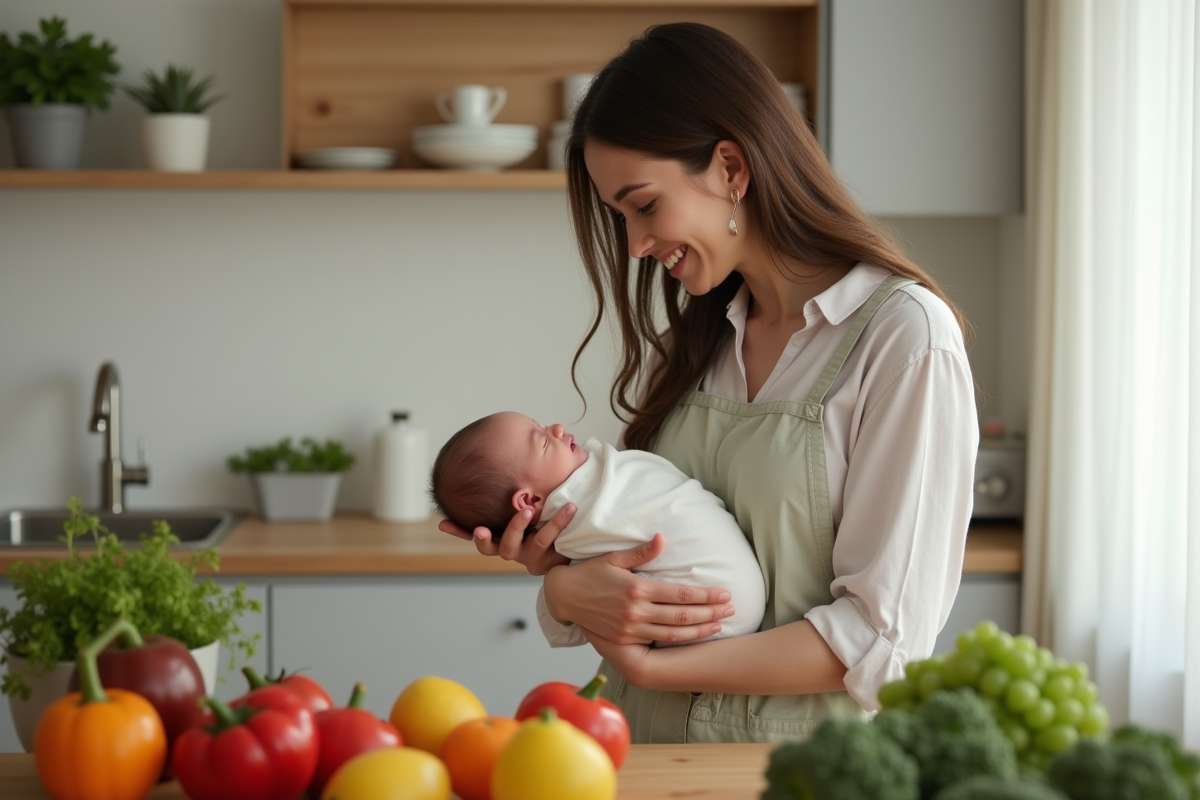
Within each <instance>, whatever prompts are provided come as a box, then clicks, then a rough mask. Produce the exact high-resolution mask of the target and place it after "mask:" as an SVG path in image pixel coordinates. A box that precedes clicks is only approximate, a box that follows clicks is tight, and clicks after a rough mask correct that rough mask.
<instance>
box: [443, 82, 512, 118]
mask: <svg viewBox="0 0 1200 800" xmlns="http://www.w3.org/2000/svg"><path fill="white" fill-rule="evenodd" d="M507 99H508V92H506V91H504V89H503V87H500V86H492V87H489V86H479V85H476V84H465V85H463V86H455V87H454V91H453V92H442V93H441V94H439V95H438V96H437V108H438V111H439V112H440V113H441V115H442V119H444V120H446V122H452V123H456V124H458V125H490V124H491V122H492V120H494V119H495V118H496V115H497V114H499V113H500V109H501V108H503V107H504V101H505V100H507ZM448 101H452V103H453V108H447V105H446V104H447V102H448Z"/></svg>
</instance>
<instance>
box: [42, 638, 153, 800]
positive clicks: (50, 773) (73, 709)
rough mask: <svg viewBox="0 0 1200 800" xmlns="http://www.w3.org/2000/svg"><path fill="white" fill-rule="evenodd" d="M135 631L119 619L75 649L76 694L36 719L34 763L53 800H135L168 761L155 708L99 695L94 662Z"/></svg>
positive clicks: (126, 697) (120, 694) (131, 697)
mask: <svg viewBox="0 0 1200 800" xmlns="http://www.w3.org/2000/svg"><path fill="white" fill-rule="evenodd" d="M132 628H133V626H132V625H131V624H130V623H129V622H127V621H125V620H117V622H115V623H113V624H112V626H110V627H109V628H108V630H106V631H105V632H104V633H102V634H101V635H100V636H99V637H98V638H97V639H95V640H94V641H92V642H91V643H89V644H88V645H86V646H85V647H83V648H80V650H79V657H78V659H77V662H76V663H77V665H78V668H79V681H80V683H79V685H80V688H81V691H78V692H71V693H70V694H68V695H66V696H64V697H61V698H59V699H58V700H57V701H56V702H54V703H53V704H52V705H51V706H50V707H49V708H47V709H46V711H45V712H44V713H43V714H42V718H41V719H40V720H39V721H38V727H37V733H36V734H35V735H34V744H33V751H34V752H33V758H34V764H35V766H36V767H37V774H38V778H40V779H41V781H42V786H43V787H45V789H46V792H47V793H48V794H49V795H50V796H51V797H53V798H54V800H140V799H141V798H143V797H145V796H146V795H147V794H149V793H150V790H151V789H152V788H154V784H155V783H157V782H158V776H159V774H160V773H161V772H162V768H163V763H164V761H165V760H166V756H167V735H166V732H165V731H164V730H163V724H162V720H161V719H159V716H158V712H156V711H155V710H154V706H152V705H150V702H149V701H148V700H146V699H145V698H143V697H142V696H141V695H137V694H134V693H133V692H129V691H125V690H123V689H110V690H108V691H107V692H105V690H104V687H103V686H101V685H100V673H99V670H98V669H97V667H96V656H97V655H99V654H100V652H101V651H102V650H103V649H104V648H105V647H107V646H108V645H109V644H110V643H112V641H113V640H114V639H116V638H117V637H118V636H120V635H121V634H122V633H127V632H128V631H129V630H130V629H132Z"/></svg>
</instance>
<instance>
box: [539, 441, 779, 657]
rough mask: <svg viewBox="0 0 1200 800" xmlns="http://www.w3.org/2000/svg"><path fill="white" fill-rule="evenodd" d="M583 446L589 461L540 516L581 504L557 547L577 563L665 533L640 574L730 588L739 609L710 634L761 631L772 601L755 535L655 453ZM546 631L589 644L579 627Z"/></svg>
mask: <svg viewBox="0 0 1200 800" xmlns="http://www.w3.org/2000/svg"><path fill="white" fill-rule="evenodd" d="M583 449H584V450H586V451H587V453H588V460H587V461H585V462H584V463H583V464H582V465H581V466H580V467H579V468H578V469H576V470H575V471H574V472H573V473H571V476H570V477H569V478H567V480H566V481H564V482H563V484H562V485H561V486H559V487H558V488H556V489H555V490H554V491H553V492H551V493H550V495H549V496H548V497H547V498H546V502H545V505H544V507H543V510H542V515H541V519H542V520H548V519H550V518H551V517H552V516H554V514H555V513H556V512H557V511H558V510H559V509H561V508H562V507H563V506H565V505H566V504H567V503H574V504H575V505H576V507H577V508H578V509H579V510H578V511H577V512H576V514H575V518H574V519H572V520H571V522H570V523H569V524H568V525H567V527H566V528H564V529H563V531H562V533H560V534H559V535H558V538H557V539H555V540H554V549H555V550H557V551H558V552H559V553H561V554H562V555H564V556H566V557H567V558H570V559H571V560H572V561H579V560H582V559H585V558H592V557H593V556H598V555H603V554H605V553H610V552H612V551H614V550H627V549H629V548H631V547H634V546H636V545H639V544H642V543H643V542H648V541H650V539H651V538H653V536H654V534H655V533H658V532H661V533H662V535H663V537H664V538H665V540H666V542H665V544H666V546H665V547H664V548H663V552H662V554H661V555H659V556H658V557H657V558H655V559H653V560H652V561H648V562H646V563H645V564H643V565H641V566H640V567H638V568H637V569H635V570H634V572H635V573H636V574H638V575H641V576H642V577H644V578H652V579H654V580H660V581H669V582H671V583H680V584H684V585H688V586H700V587H706V588H721V589H728V590H729V592H730V594H731V596H732V601H731V602H732V603H733V606H734V608H735V613H734V614H733V616H731V617H726V618H725V619H723V620H721V632H720V633H718V634H716V635H715V636H713V637H710V638H714V639H721V638H725V637H729V636H741V635H743V634H747V633H754V632H755V631H757V630H758V626H759V625H760V624H761V623H762V618H763V609H764V608H765V607H766V602H767V590H766V581H765V580H764V578H763V574H762V570H761V569H760V568H759V566H758V559H757V558H755V555H754V550H753V548H752V547H751V546H750V542H749V540H748V539H747V538H746V535H745V534H744V533H743V532H742V529H741V528H740V527H738V524H737V520H736V519H734V517H733V515H732V514H730V513H729V512H728V511H726V510H725V504H724V503H723V502H721V499H720V498H719V497H717V496H716V495H715V494H713V493H712V492H710V491H708V490H707V489H705V488H704V487H703V486H701V485H700V482H699V481H697V480H694V479H692V478H689V477H688V476H687V475H685V474H683V473H682V472H681V471H680V470H679V469H678V468H677V467H676V466H675V465H674V464H672V463H671V462H670V461H667V460H666V459H665V458H662V457H661V456H657V455H655V454H654V453H649V452H646V451H644V450H617V449H616V448H615V447H613V446H612V445H609V444H605V443H603V442H601V441H600V440H598V439H589V440H587V441H586V442H584V444H583ZM543 630H545V629H543ZM546 633H547V638H548V639H549V640H550V644H551V645H553V646H555V647H566V646H571V645H578V644H586V641H587V640H586V639H584V638H583V635H582V634H581V633H580V632H579V628H578V627H577V626H574V625H572V626H570V628H569V629H568V630H567V631H564V632H562V633H561V634H551V633H550V632H549V631H546ZM700 641H704V640H700Z"/></svg>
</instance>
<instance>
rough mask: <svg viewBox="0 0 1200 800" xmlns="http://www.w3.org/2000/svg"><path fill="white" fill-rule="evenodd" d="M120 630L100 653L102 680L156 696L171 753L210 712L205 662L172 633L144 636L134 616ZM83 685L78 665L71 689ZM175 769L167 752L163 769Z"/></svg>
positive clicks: (152, 702) (109, 685)
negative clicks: (203, 704)
mask: <svg viewBox="0 0 1200 800" xmlns="http://www.w3.org/2000/svg"><path fill="white" fill-rule="evenodd" d="M119 631H120V632H119V634H118V637H119V638H118V639H117V642H114V643H113V644H112V645H109V646H108V647H106V648H105V649H104V651H103V652H101V653H100V655H99V656H97V657H96V669H97V671H98V672H99V675H100V682H101V683H102V684H103V685H104V686H105V687H106V688H109V689H126V690H128V691H131V692H133V693H135V694H140V695H141V696H142V697H144V698H146V699H147V700H149V701H150V705H152V706H154V710H155V711H157V712H158V717H159V719H161V720H162V724H163V730H164V731H165V732H166V735H167V753H168V754H169V753H170V752H171V748H172V747H173V746H174V745H175V740H176V739H178V738H179V735H180V734H181V733H183V732H184V731H185V730H187V729H188V728H190V727H192V725H194V724H195V723H196V721H197V720H199V719H200V717H201V715H203V714H204V710H203V709H202V708H201V707H200V700H201V699H202V698H203V697H204V678H203V676H201V674H200V667H198V666H196V659H194V658H192V654H191V652H189V651H188V649H187V647H185V646H184V645H183V643H182V642H179V641H177V640H175V639H172V638H170V637H167V636H146V637H142V636H141V634H139V633H138V630H137V628H135V627H134V626H133V624H132V623H130V622H125V623H124V624H123V625H122V626H121V627H120V629H119ZM117 643H119V644H120V645H121V647H118V646H117ZM78 690H79V671H78V670H77V669H76V670H74V671H72V672H71V678H70V680H69V681H68V684H67V691H70V692H75V691H78ZM169 773H170V758H167V759H165V761H164V764H163V773H162V774H163V776H164V777H166V776H167V775H169Z"/></svg>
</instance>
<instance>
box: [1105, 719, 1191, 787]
mask: <svg viewBox="0 0 1200 800" xmlns="http://www.w3.org/2000/svg"><path fill="white" fill-rule="evenodd" d="M1110 741H1111V742H1113V743H1114V744H1116V743H1118V742H1139V743H1141V744H1144V745H1146V746H1148V747H1151V748H1154V749H1156V750H1158V752H1160V753H1162V755H1163V757H1164V758H1166V759H1167V763H1169V764H1170V765H1171V767H1172V768H1174V770H1175V774H1176V775H1178V776H1179V779H1180V780H1181V781H1183V785H1184V788H1185V789H1186V790H1187V798H1188V800H1200V756H1198V755H1196V754H1195V753H1189V752H1187V751H1185V750H1184V749H1183V747H1182V746H1181V745H1180V744H1179V740H1178V739H1176V738H1175V737H1174V736H1172V735H1171V734H1169V733H1163V732H1159V731H1151V730H1147V729H1146V728H1143V727H1141V726H1139V725H1124V726H1122V727H1120V728H1118V729H1117V730H1115V731H1113V735H1112V739H1111V740H1110Z"/></svg>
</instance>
